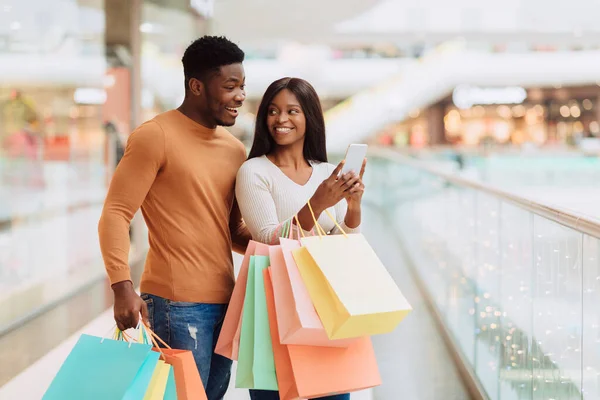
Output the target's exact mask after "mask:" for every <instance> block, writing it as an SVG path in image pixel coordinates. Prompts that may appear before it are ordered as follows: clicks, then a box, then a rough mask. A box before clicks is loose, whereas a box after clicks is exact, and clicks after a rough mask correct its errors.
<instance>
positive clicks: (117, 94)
mask: <svg viewBox="0 0 600 400" xmlns="http://www.w3.org/2000/svg"><path fill="white" fill-rule="evenodd" d="M598 15H600V3H599V2H597V1H593V0H575V1H570V2H548V1H544V0H509V1H506V2H499V1H491V0H483V1H477V2H475V1H472V0H457V1H453V2H444V1H442V0H429V1H425V2H421V3H417V2H414V3H409V2H405V1H402V0H329V1H317V0H304V1H302V2H292V1H288V0H279V1H264V0H252V1H243V0H19V1H17V0H3V1H2V2H0V30H1V31H2V35H0V76H1V77H2V79H1V81H0V289H1V290H0V305H1V306H0V399H1V400H17V399H24V400H36V399H41V398H43V396H44V393H45V392H46V390H47V388H48V387H49V385H50V384H51V382H52V381H53V379H54V377H55V376H56V374H57V372H58V371H59V369H60V368H61V365H62V364H63V363H64V362H65V359H66V358H67V357H68V356H69V354H70V352H71V351H72V349H73V348H74V346H75V345H76V343H77V341H78V339H79V337H80V336H81V335H82V334H89V335H95V336H99V337H103V335H106V332H107V331H108V332H110V331H111V329H114V326H115V322H114V319H113V292H112V290H111V286H110V283H109V280H108V279H107V274H106V270H105V266H104V262H103V258H102V254H101V250H100V246H99V240H98V221H99V218H100V215H101V213H102V209H103V204H104V200H105V196H106V194H107V190H108V187H109V185H110V182H111V178H112V176H113V173H114V171H115V168H116V166H117V165H118V162H119V159H120V158H121V157H122V155H123V152H124V151H125V149H126V147H127V139H128V136H129V134H130V133H131V132H132V130H133V129H134V128H136V127H137V126H139V125H140V124H141V123H143V122H145V121H147V120H149V119H152V118H153V117H154V116H156V115H158V114H160V113H162V112H165V111H168V110H171V109H175V108H177V107H179V106H180V104H181V102H182V101H183V99H184V96H185V89H184V82H185V79H184V75H183V68H182V64H181V58H182V55H183V52H184V51H185V49H186V48H187V46H188V45H189V44H190V43H191V42H192V41H193V40H195V39H196V38H198V37H201V36H203V35H207V34H208V35H225V36H227V38H229V39H230V40H232V41H233V42H235V43H236V44H237V45H239V46H240V48H241V49H242V50H243V51H244V52H245V60H244V64H243V65H244V70H245V76H246V99H245V101H244V103H243V106H242V108H241V109H240V111H239V115H238V117H237V120H236V123H235V125H234V126H232V127H229V128H227V129H228V130H229V132H230V133H231V135H233V136H235V137H236V138H237V139H239V140H240V141H241V142H242V143H243V144H244V145H246V147H247V148H248V149H249V148H250V146H251V145H252V140H253V135H254V127H255V120H256V115H257V112H258V106H259V104H260V101H261V98H262V96H263V94H264V92H265V89H266V88H267V87H268V86H269V84H270V83H271V82H273V81H275V80H276V79H279V78H281V77H285V76H292V77H300V78H303V79H305V80H307V81H308V82H310V83H311V84H312V85H313V86H314V88H315V89H316V91H317V93H318V95H319V97H320V101H321V104H322V107H323V110H324V114H325V123H326V128H327V148H328V153H329V157H330V159H331V160H341V159H343V157H344V153H345V151H346V149H347V147H348V145H349V144H351V143H366V144H368V146H369V150H368V153H367V154H368V156H367V157H368V160H369V161H368V166H367V168H366V171H365V176H364V182H365V187H366V188H365V196H364V198H363V217H362V218H363V223H362V224H361V232H362V234H363V235H364V236H365V237H366V239H367V241H368V242H369V243H370V245H371V246H372V248H373V249H374V250H375V252H376V253H377V255H378V257H379V259H380V260H381V261H382V263H383V264H384V265H385V266H386V268H387V270H388V272H389V274H390V275H391V277H392V278H393V279H394V281H395V282H396V284H397V285H398V287H399V288H400V290H401V291H402V293H403V294H404V296H405V297H406V299H407V300H408V301H409V303H410V304H411V306H412V312H411V313H410V314H409V315H408V316H407V317H406V318H405V319H404V320H403V321H402V322H401V323H400V324H399V325H398V327H397V328H396V329H395V330H394V331H393V332H391V333H387V334H383V335H377V336H374V337H373V339H372V342H373V347H374V349H375V354H376V356H377V362H378V366H379V371H380V375H381V381H382V383H381V385H378V386H376V387H373V388H371V389H367V390H361V391H357V392H356V393H353V394H352V396H351V398H352V399H355V400H361V399H364V400H367V399H369V400H400V399H408V400H468V399H491V400H575V399H578V400H584V399H585V400H594V399H596V400H600V311H599V309H598V308H597V305H598V304H600V214H599V213H598V204H600V184H599V182H600V25H599V24H598V23H597V16H598ZM130 236H131V249H130V254H129V263H130V267H131V271H132V276H133V281H134V285H138V284H139V282H140V279H141V274H142V271H143V269H144V262H145V259H146V255H147V253H148V249H149V246H150V244H149V240H148V228H147V226H146V224H145V221H144V218H143V217H142V215H141V213H138V214H136V216H135V217H134V219H133V221H132V224H131V232H130ZM241 260H242V256H240V255H237V254H234V264H235V268H236V271H238V269H239V267H240V263H241ZM594 310H596V311H594ZM235 372H236V364H235V363H234V366H233V369H232V373H233V374H235ZM175 379H177V378H175ZM235 382H236V380H235V379H231V384H230V389H229V391H228V392H227V395H226V396H225V399H226V400H237V399H248V398H249V396H248V390H247V389H241V388H236V387H235V386H236V385H235ZM70 398H72V399H81V397H79V396H78V395H77V394H73V397H70ZM123 398H125V397H123ZM141 398H142V397H140V399H141ZM156 398H159V397H156ZM160 398H163V397H160ZM164 398H167V397H164ZM199 398H200V397H199ZM211 400H212V399H211Z"/></svg>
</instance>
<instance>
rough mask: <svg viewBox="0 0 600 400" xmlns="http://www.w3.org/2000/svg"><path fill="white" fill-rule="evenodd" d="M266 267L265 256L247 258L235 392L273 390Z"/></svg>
mask: <svg viewBox="0 0 600 400" xmlns="http://www.w3.org/2000/svg"><path fill="white" fill-rule="evenodd" d="M269 264H270V262H269V257H266V256H252V257H251V258H250V265H249V267H248V282H247V283H246V297H245V299H244V311H243V315H242V330H241V336H240V351H239V356H238V366H237V373H236V381H235V385H236V387H238V388H248V389H263V390H277V377H276V375H275V360H274V357H273V344H272V342H271V332H270V329H269V316H268V314H267V299H266V295H265V282H264V278H263V270H265V269H266V268H268V267H269Z"/></svg>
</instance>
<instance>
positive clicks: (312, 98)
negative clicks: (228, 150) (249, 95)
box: [248, 78, 327, 162]
mask: <svg viewBox="0 0 600 400" xmlns="http://www.w3.org/2000/svg"><path fill="white" fill-rule="evenodd" d="M283 89H288V90H289V91H290V92H292V93H293V94H294V96H296V98H297V99H298V101H299V102H300V107H302V112H303V113H304V116H305V117H306V134H305V135H304V151H303V153H304V159H305V160H306V161H318V162H327V145H326V141H325V119H324V118H323V109H322V108H321V102H320V101H319V96H318V95H317V92H316V91H315V89H314V88H313V87H312V85H311V84H310V83H308V82H306V81H305V80H303V79H299V78H282V79H279V80H276V81H275V82H273V83H271V85H269V87H268V88H267V91H266V92H265V94H264V96H263V98H262V100H261V102H260V106H259V107H258V113H257V115H256V127H255V128H254V142H253V143H252V149H251V150H250V155H249V156H248V159H251V158H256V157H262V156H264V155H266V154H270V153H271V152H272V151H273V150H274V149H275V146H276V144H275V140H273V137H272V136H271V134H270V132H269V128H268V127H267V115H268V112H269V106H270V105H271V102H272V101H273V99H274V98H275V96H276V95H277V93H279V92H281V91H282V90H283Z"/></svg>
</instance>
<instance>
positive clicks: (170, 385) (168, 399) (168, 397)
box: [164, 368, 177, 400]
mask: <svg viewBox="0 0 600 400" xmlns="http://www.w3.org/2000/svg"><path fill="white" fill-rule="evenodd" d="M164 400H177V387H176V386H175V372H174V368H171V371H169V380H168V381H167V389H166V390H165V397H164Z"/></svg>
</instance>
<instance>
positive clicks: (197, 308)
mask: <svg viewBox="0 0 600 400" xmlns="http://www.w3.org/2000/svg"><path fill="white" fill-rule="evenodd" d="M142 299H143V300H144V301H145V302H146V305H147V306H148V319H149V320H150V321H149V322H150V326H151V327H152V330H154V332H155V333H156V334H157V335H158V336H159V337H160V338H161V339H162V340H164V341H165V342H166V343H167V344H168V345H169V346H171V347H173V348H174V349H179V350H190V351H191V352H192V353H193V354H194V358H195V360H196V365H197V366H198V371H199V372H200V377H201V378H202V383H203V384H204V388H205V390H206V396H207V397H208V400H221V399H222V398H223V396H225V392H226V391H227V388H228V387H229V379H230V378H231V364H232V361H231V360H229V359H228V358H225V357H223V356H220V355H218V354H215V352H214V351H215V345H216V344H217V339H218V338H219V333H220V332H221V325H222V324H223V319H225V311H226V310H227V305H226V304H204V303H186V302H180V301H171V300H167V299H163V298H162V297H158V296H154V295H149V294H146V293H142Z"/></svg>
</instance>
